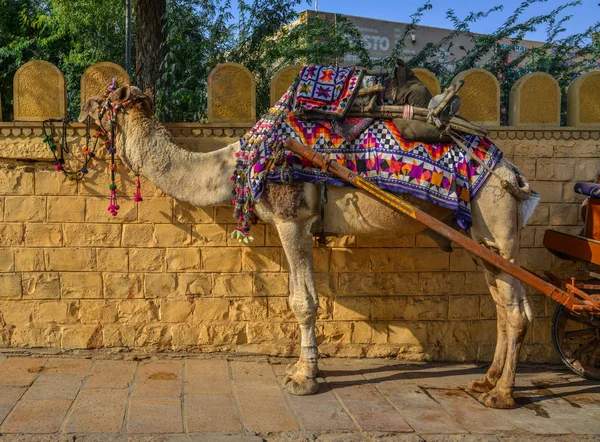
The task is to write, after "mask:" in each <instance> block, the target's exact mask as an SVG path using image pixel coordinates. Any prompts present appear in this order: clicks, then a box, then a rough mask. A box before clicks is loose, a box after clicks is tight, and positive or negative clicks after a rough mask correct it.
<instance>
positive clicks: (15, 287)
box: [0, 273, 22, 300]
mask: <svg viewBox="0 0 600 442" xmlns="http://www.w3.org/2000/svg"><path fill="white" fill-rule="evenodd" d="M21 294H22V287H21V275H20V274H18V273H17V274H14V273H0V299H3V300H6V299H21Z"/></svg>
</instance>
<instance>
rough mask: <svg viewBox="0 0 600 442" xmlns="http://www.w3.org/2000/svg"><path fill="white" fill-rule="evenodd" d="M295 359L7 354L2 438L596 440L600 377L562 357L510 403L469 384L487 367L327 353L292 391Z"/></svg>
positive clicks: (0, 389)
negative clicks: (286, 385) (306, 384)
mask: <svg viewBox="0 0 600 442" xmlns="http://www.w3.org/2000/svg"><path fill="white" fill-rule="evenodd" d="M288 362H289V361H288V360H285V359H277V358H264V357H241V356H216V355H215V356H207V355H182V354H176V355H161V356H147V355H146V356H145V355H135V354H121V355H118V354H108V353H92V352H82V353H75V354H74V353H70V354H60V353H56V354H50V353H45V354H44V353H26V352H8V351H4V352H0V440H2V441H4V440H6V441H17V440H18V441H55V440H65V441H66V440H71V441H72V440H75V439H77V440H78V441H99V442H100V441H113V440H119V441H121V440H123V441H125V440H127V441H163V440H164V441H195V440H202V441H216V442H219V441H224V442H225V441H261V440H267V441H271V440H273V441H275V440H286V441H295V440H302V441H304V440H307V441H311V440H319V441H329V442H331V441H338V440H339V441H363V440H386V441H396V440H398V441H422V440H425V441H445V440H464V441H476V440H484V441H522V440H561V441H579V440H600V384H599V383H593V382H589V381H585V380H583V379H580V378H578V377H576V376H574V375H572V374H570V373H569V372H568V371H566V370H565V369H564V368H563V367H561V366H551V367H548V366H544V367H541V366H521V367H520V370H519V375H518V379H517V388H516V396H517V402H518V403H519V405H520V407H519V408H517V409H516V410H506V411H505V410H492V409H487V408H485V407H483V406H482V405H481V404H480V403H479V402H478V401H477V400H476V399H475V398H474V397H473V396H472V395H470V394H469V393H468V392H465V390H464V387H465V385H466V382H467V380H469V379H471V378H472V377H474V376H476V375H478V374H481V373H483V371H484V367H483V366H477V365H472V364H471V365H456V364H406V363H399V362H398V361H391V360H379V359H378V360H373V359H371V360H350V359H324V360H322V361H321V375H322V377H321V378H320V382H321V386H322V388H321V390H320V392H319V394H317V395H314V396H305V397H294V396H290V395H288V394H286V393H285V391H284V390H282V388H281V385H280V382H281V379H282V378H283V375H284V371H285V365H286V364H287V363H288Z"/></svg>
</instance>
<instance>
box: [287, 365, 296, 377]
mask: <svg viewBox="0 0 600 442" xmlns="http://www.w3.org/2000/svg"><path fill="white" fill-rule="evenodd" d="M297 371H298V363H297V362H296V363H294V364H288V366H287V367H285V374H287V375H288V376H294V375H295V374H296V372H297Z"/></svg>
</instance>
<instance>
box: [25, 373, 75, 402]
mask: <svg viewBox="0 0 600 442" xmlns="http://www.w3.org/2000/svg"><path fill="white" fill-rule="evenodd" d="M81 384H82V376H81V375H78V374H76V375H72V374H46V373H45V372H42V374H40V375H39V376H38V378H37V379H36V380H35V382H34V383H33V384H32V385H31V387H29V389H28V390H27V393H25V395H24V396H23V399H27V400H55V399H66V400H70V401H72V400H73V399H75V396H77V393H78V392H79V389H80V388H81Z"/></svg>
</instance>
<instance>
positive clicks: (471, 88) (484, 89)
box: [452, 68, 500, 126]
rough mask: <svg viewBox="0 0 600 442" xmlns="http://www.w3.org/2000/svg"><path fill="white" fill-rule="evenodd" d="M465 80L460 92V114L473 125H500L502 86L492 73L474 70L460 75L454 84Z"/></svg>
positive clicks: (454, 79)
mask: <svg viewBox="0 0 600 442" xmlns="http://www.w3.org/2000/svg"><path fill="white" fill-rule="evenodd" d="M458 80H464V81H465V85H464V86H463V87H462V88H461V90H460V91H459V92H458V95H459V96H460V98H461V99H462V105H461V107H460V114H461V115H462V116H463V117H465V118H466V119H468V120H470V121H472V122H473V123H478V124H484V125H490V126H499V125H500V84H499V83H498V80H497V79H496V77H495V76H494V75H492V74H491V73H490V72H488V71H486V70H484V69H479V68H474V69H469V70H467V71H463V72H461V73H459V74H458V75H457V76H456V77H454V78H453V79H452V83H455V82H457V81H458Z"/></svg>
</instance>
